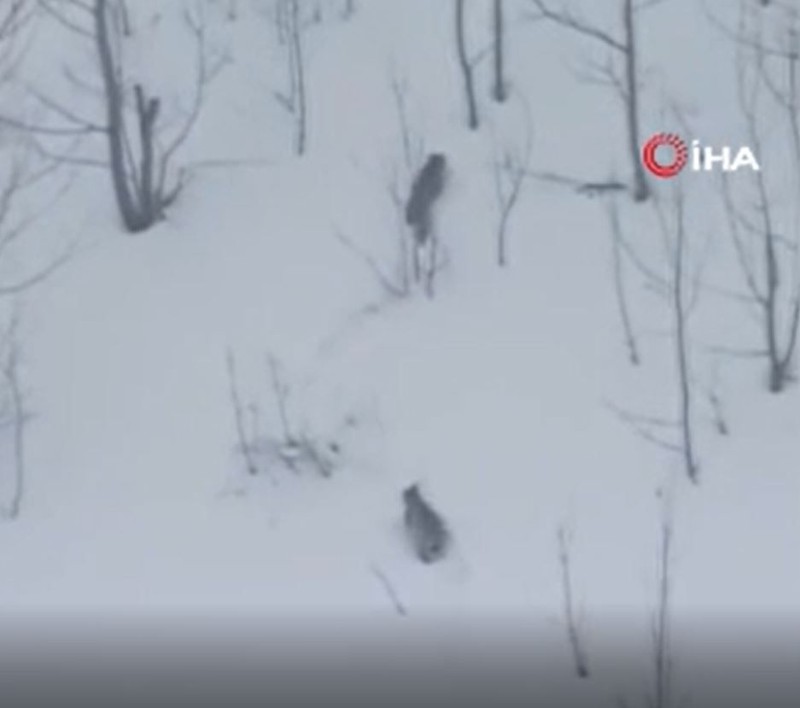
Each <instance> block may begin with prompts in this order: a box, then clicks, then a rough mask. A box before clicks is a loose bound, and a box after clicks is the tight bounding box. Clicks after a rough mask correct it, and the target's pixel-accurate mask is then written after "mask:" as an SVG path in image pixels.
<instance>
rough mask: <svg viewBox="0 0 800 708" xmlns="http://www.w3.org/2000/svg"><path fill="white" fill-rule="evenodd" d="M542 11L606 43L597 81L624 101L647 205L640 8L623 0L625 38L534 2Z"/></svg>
mask: <svg viewBox="0 0 800 708" xmlns="http://www.w3.org/2000/svg"><path fill="white" fill-rule="evenodd" d="M531 1H532V2H533V4H534V5H535V7H536V10H537V11H538V16H539V17H541V18H543V19H546V20H550V21H552V22H555V23H556V24H559V25H561V26H562V27H566V28H567V29H569V30H571V31H573V32H576V33H578V34H580V35H583V36H585V37H589V38H591V39H593V40H595V41H597V42H600V43H601V44H604V45H605V46H606V47H607V49H608V51H609V58H608V61H607V62H606V63H605V64H604V65H602V66H599V67H594V68H595V69H596V71H597V77H596V79H595V80H596V81H599V82H602V83H604V84H608V85H610V86H612V87H613V88H614V89H615V91H616V92H617V94H618V95H619V96H620V98H621V99H622V104H623V107H624V110H625V124H626V136H627V144H628V152H629V157H630V161H631V169H632V172H633V184H632V188H631V194H632V196H633V199H634V200H635V201H637V202H643V201H645V200H646V199H648V197H649V196H650V185H649V184H648V181H647V175H646V173H645V171H644V166H643V164H642V160H641V155H640V150H641V129H640V115H639V114H640V109H639V69H638V56H637V53H638V50H637V41H636V22H635V18H636V7H635V6H634V2H633V0H619V2H620V10H621V19H622V31H621V37H619V36H614V35H611V34H609V33H607V32H605V31H603V30H602V29H600V28H598V27H596V26H594V25H592V24H590V23H588V22H585V21H584V20H582V19H580V18H578V17H577V16H576V15H574V14H573V13H572V12H571V11H570V10H569V9H568V8H566V7H559V8H557V9H556V8H553V7H552V6H551V5H550V4H549V3H548V2H546V1H545V0H531ZM616 57H619V58H621V60H622V65H623V66H622V70H621V73H622V75H621V76H620V69H619V68H618V67H617V66H616V65H615V61H614V59H615V58H616Z"/></svg>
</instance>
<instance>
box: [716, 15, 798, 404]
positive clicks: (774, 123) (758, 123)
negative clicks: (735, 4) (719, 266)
mask: <svg viewBox="0 0 800 708" xmlns="http://www.w3.org/2000/svg"><path fill="white" fill-rule="evenodd" d="M775 9H776V10H780V9H781V8H780V6H775ZM746 19H747V13H746V12H745V11H744V9H743V14H742V19H741V23H740V27H739V29H738V31H737V33H736V34H735V35H734V36H735V39H736V41H737V44H738V47H737V49H738V52H737V78H738V89H739V103H740V107H741V111H742V114H743V116H744V120H745V124H746V128H747V135H748V142H749V144H750V146H751V147H752V148H753V149H754V150H755V152H756V154H758V155H762V156H763V155H764V154H765V152H766V150H767V149H768V147H769V145H770V143H769V136H770V135H775V131H776V130H779V131H780V130H783V132H782V134H781V136H780V137H781V139H782V142H781V143H780V145H774V146H773V149H775V150H780V151H782V152H783V153H784V154H783V155H782V157H783V158H784V159H785V160H786V163H785V166H786V170H787V172H786V173H784V175H783V176H782V179H781V181H780V182H777V181H775V182H770V181H769V176H768V175H767V174H765V173H764V172H763V171H762V170H754V171H751V172H749V173H748V174H746V175H744V177H745V179H744V180H741V181H740V180H739V179H738V176H737V181H736V183H734V182H733V181H732V180H731V179H730V178H728V177H727V176H726V175H725V174H724V173H723V176H722V189H721V194H722V201H723V205H724V207H725V213H726V216H727V220H728V232H729V234H730V237H731V240H732V243H733V246H734V249H735V252H736V256H737V259H738V262H739V265H740V268H741V273H742V276H743V278H744V282H745V284H746V286H747V289H748V292H749V296H750V297H749V302H747V306H748V307H752V306H753V305H755V308H756V311H757V312H758V313H759V320H760V323H761V330H762V336H763V342H764V349H763V355H764V356H765V357H766V359H767V362H768V377H767V378H768V384H767V385H768V388H769V390H770V391H771V392H773V393H779V392H781V391H783V390H784V389H785V388H786V386H787V384H788V383H789V382H790V381H791V380H792V378H793V366H794V359H795V353H796V349H797V338H798V334H799V333H800V273H799V272H798V265H799V264H798V252H799V249H800V233H798V232H797V230H796V229H795V230H792V231H789V232H786V231H785V229H787V228H788V225H789V224H791V223H795V221H796V218H794V217H791V216H789V215H788V214H787V213H786V212H787V209H794V208H795V206H794V205H795V204H796V195H795V194H786V195H784V196H783V198H782V197H781V194H780V190H781V189H782V188H783V186H784V185H785V184H786V183H790V182H793V181H796V180H797V179H798V178H800V83H799V82H800V79H799V78H798V60H799V59H800V54H798V49H797V47H798V38H799V37H800V31H799V30H800V28H798V18H797V13H796V12H795V11H792V10H791V9H789V10H786V11H784V12H782V13H780V20H779V22H780V24H779V29H778V32H779V36H781V39H782V44H781V45H775V44H772V43H769V42H768V41H767V40H766V39H765V37H764V36H763V33H764V31H765V30H764V29H763V28H761V26H760V23H756V22H753V25H755V26H754V27H749V26H748V24H747V22H746ZM776 116H777V117H776ZM786 147H788V151H786ZM787 158H788V159H787ZM742 182H744V185H743V186H742ZM737 186H738V187H739V188H738V189H737V188H736V187H737ZM786 204H788V205H791V206H788V207H787V206H786ZM751 205H752V206H751ZM795 217H796V214H795Z"/></svg>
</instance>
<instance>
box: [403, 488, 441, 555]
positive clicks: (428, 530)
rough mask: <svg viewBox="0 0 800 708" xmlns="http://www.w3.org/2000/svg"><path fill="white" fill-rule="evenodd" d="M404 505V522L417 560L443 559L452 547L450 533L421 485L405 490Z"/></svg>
mask: <svg viewBox="0 0 800 708" xmlns="http://www.w3.org/2000/svg"><path fill="white" fill-rule="evenodd" d="M403 504H404V505H405V514H404V517H403V522H404V524H405V527H406V532H407V533H408V537H409V539H410V541H411V545H412V546H413V548H414V552H415V553H416V555H417V558H419V559H420V560H421V561H422V562H423V563H433V562H435V561H437V560H440V559H441V558H443V557H444V556H445V554H446V553H447V551H448V547H449V545H450V533H449V531H448V530H447V526H446V524H445V523H444V520H443V519H442V517H441V516H440V515H439V514H438V513H437V512H436V511H434V509H433V507H431V505H430V504H429V503H428V502H427V501H426V500H425V499H424V498H423V497H422V493H421V492H420V491H419V485H417V484H413V485H411V486H410V487H408V488H406V489H405V490H403Z"/></svg>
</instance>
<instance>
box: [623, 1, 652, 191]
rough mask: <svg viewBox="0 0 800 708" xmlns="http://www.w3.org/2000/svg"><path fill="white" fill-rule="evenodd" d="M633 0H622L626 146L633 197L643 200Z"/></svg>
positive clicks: (645, 186) (644, 186)
mask: <svg viewBox="0 0 800 708" xmlns="http://www.w3.org/2000/svg"><path fill="white" fill-rule="evenodd" d="M633 12H634V7H633V0H624V3H623V22H624V25H625V89H626V96H625V98H626V99H627V100H626V106H625V108H626V111H627V119H628V146H629V149H630V154H631V163H632V166H633V190H632V194H633V199H634V201H637V202H643V201H645V200H646V199H647V198H648V197H649V196H650V187H649V185H648V183H647V175H646V174H645V171H644V166H643V165H642V158H641V155H640V153H639V151H640V149H641V148H640V139H641V136H640V130H639V85H638V76H637V69H636V32H635V27H634V21H633V19H634V18H633Z"/></svg>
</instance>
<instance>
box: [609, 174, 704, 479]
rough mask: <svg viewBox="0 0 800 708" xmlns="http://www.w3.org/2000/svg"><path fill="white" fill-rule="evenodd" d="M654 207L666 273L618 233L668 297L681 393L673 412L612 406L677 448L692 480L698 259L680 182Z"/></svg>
mask: <svg viewBox="0 0 800 708" xmlns="http://www.w3.org/2000/svg"><path fill="white" fill-rule="evenodd" d="M653 207H654V209H653V211H654V213H655V215H656V217H657V222H658V227H659V229H660V235H661V243H662V246H663V249H664V254H665V256H666V259H667V263H668V264H669V269H668V273H667V274H666V275H662V274H661V273H659V271H658V269H657V268H654V267H652V266H650V265H649V264H648V263H647V262H646V261H645V260H643V259H642V258H641V257H640V256H639V254H638V253H637V251H636V249H634V248H633V247H632V246H631V245H630V244H629V243H628V242H627V241H626V240H625V239H624V237H623V236H622V232H621V230H620V231H619V233H618V234H617V235H616V237H615V238H617V239H618V244H619V245H620V247H621V248H622V249H623V250H624V252H625V254H626V255H627V256H628V257H629V260H630V262H631V263H632V264H633V266H634V267H635V268H636V269H637V270H638V271H639V273H640V275H642V276H643V277H644V280H645V284H646V287H648V288H649V289H650V290H651V291H652V292H653V293H655V294H656V295H658V296H659V297H660V298H662V299H663V301H664V302H665V303H666V305H667V307H668V311H669V313H670V319H671V320H672V325H673V326H672V331H671V333H670V338H671V341H672V343H673V346H674V362H675V369H676V382H677V393H678V411H677V416H676V417H675V418H660V417H655V416H644V415H640V414H637V413H632V412H629V411H625V410H622V409H620V408H619V407H617V406H613V405H612V406H610V408H611V410H612V412H614V413H615V414H616V415H617V417H618V418H619V419H620V420H621V421H623V422H624V423H625V424H626V425H628V426H630V427H631V428H632V429H633V430H634V432H636V433H637V435H639V436H640V437H642V438H643V439H645V440H647V441H648V442H651V443H654V444H656V445H658V446H659V447H662V448H663V449H665V450H668V451H670V452H672V453H676V454H679V455H680V456H681V458H682V460H683V467H684V470H685V472H686V475H687V477H688V478H689V479H690V480H691V481H692V482H694V483H697V482H698V479H699V465H698V460H697V453H696V449H695V447H696V445H695V432H694V401H695V395H694V390H693V384H694V376H693V372H692V367H691V347H690V335H689V319H690V316H691V313H692V312H693V310H694V308H695V307H696V305H697V301H698V293H699V290H700V287H699V284H700V264H698V263H692V262H691V259H690V249H689V244H688V235H687V232H686V218H685V217H686V215H685V198H684V195H683V193H682V191H681V190H680V187H677V186H676V188H675V190H674V191H673V194H672V199H671V200H670V203H669V208H664V206H663V205H662V204H661V203H660V202H659V201H658V200H656V201H654V202H653Z"/></svg>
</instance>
